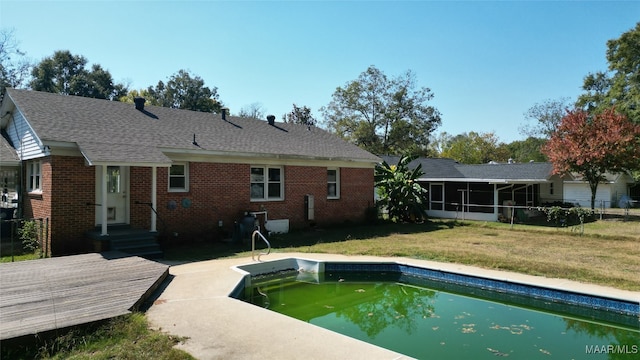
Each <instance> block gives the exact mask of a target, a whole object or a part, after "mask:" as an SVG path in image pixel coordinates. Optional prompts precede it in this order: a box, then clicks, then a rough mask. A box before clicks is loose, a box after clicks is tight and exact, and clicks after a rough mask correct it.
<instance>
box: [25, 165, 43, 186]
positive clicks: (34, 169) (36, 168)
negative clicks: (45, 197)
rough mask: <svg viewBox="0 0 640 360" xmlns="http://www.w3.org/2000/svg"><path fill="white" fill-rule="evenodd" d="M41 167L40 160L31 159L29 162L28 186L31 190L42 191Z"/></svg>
mask: <svg viewBox="0 0 640 360" xmlns="http://www.w3.org/2000/svg"><path fill="white" fill-rule="evenodd" d="M40 168H41V164H40V161H30V162H29V163H27V178H28V179H29V183H28V184H27V187H28V190H29V192H38V191H42V181H41V173H40V171H41V170H40Z"/></svg>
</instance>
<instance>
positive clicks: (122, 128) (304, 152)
mask: <svg viewBox="0 0 640 360" xmlns="http://www.w3.org/2000/svg"><path fill="white" fill-rule="evenodd" d="M7 97H8V98H10V99H11V101H13V103H14V104H15V105H16V107H17V108H18V109H19V110H20V112H22V114H23V115H24V116H25V118H26V119H27V121H28V122H29V124H30V125H31V127H32V128H33V130H34V132H35V134H36V135H37V136H38V138H39V139H40V140H41V141H42V142H43V143H45V144H46V143H47V142H52V143H54V142H55V143H57V142H64V143H75V144H77V146H78V148H79V150H80V151H81V152H82V154H83V155H84V156H85V158H86V159H87V161H88V162H89V163H90V164H98V163H113V162H125V163H130V164H133V165H135V164H139V165H143V164H155V165H158V164H165V165H166V164H169V163H170V162H171V161H170V160H169V158H168V157H167V154H168V153H191V154H203V155H207V154H210V155H229V156H249V157H280V158H299V159H320V160H343V161H355V162H366V163H377V162H379V161H380V159H379V158H378V157H376V156H374V155H372V154H370V153H369V152H367V151H365V150H362V149H360V148H359V147H357V146H355V145H352V144H349V143H347V142H345V141H343V140H342V139H340V138H338V137H337V136H335V135H333V134H330V133H328V132H327V131H325V130H323V129H320V128H317V127H307V126H304V125H297V124H289V123H279V122H276V123H274V124H273V125H270V124H269V123H268V122H267V121H263V120H258V119H248V118H239V117H233V116H226V120H223V119H222V117H221V115H220V114H213V113H205V112H197V111H189V110H179V109H171V108H164V107H158V106H145V107H144V110H137V109H136V108H135V106H134V104H131V103H124V102H117V101H108V100H100V99H92V98H85V97H78V96H67V95H59V94H51V93H45V92H38V91H28V90H17V89H7V94H6V96H5V100H4V101H6V99H7Z"/></svg>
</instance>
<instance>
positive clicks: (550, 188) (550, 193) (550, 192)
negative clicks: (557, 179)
mask: <svg viewBox="0 0 640 360" xmlns="http://www.w3.org/2000/svg"><path fill="white" fill-rule="evenodd" d="M549 195H553V183H549Z"/></svg>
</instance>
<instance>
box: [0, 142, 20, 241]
mask: <svg viewBox="0 0 640 360" xmlns="http://www.w3.org/2000/svg"><path fill="white" fill-rule="evenodd" d="M19 172H20V158H19V157H18V153H17V152H16V150H15V149H14V148H13V146H12V145H11V143H10V142H9V140H7V137H6V136H5V134H4V131H3V132H2V134H1V135H0V194H1V196H2V197H1V198H0V221H6V220H11V219H12V218H13V217H14V213H15V210H16V208H17V206H18V191H19V190H18V174H19ZM0 227H1V228H2V229H1V231H0V233H1V236H2V237H8V236H9V232H8V229H10V228H11V226H10V224H9V223H7V222H3V223H1V224H0Z"/></svg>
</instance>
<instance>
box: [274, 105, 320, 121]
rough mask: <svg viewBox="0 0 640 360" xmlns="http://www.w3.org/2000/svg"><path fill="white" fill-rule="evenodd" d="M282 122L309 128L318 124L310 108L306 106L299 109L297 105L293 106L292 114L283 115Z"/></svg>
mask: <svg viewBox="0 0 640 360" xmlns="http://www.w3.org/2000/svg"><path fill="white" fill-rule="evenodd" d="M282 120H283V121H284V122H288V123H292V124H302V125H307V126H315V125H316V123H317V121H316V119H315V118H314V117H313V115H311V109H310V108H308V107H306V106H303V107H298V106H297V105H296V104H293V110H291V112H289V113H287V114H284V115H282Z"/></svg>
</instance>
